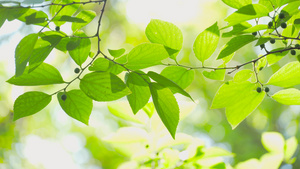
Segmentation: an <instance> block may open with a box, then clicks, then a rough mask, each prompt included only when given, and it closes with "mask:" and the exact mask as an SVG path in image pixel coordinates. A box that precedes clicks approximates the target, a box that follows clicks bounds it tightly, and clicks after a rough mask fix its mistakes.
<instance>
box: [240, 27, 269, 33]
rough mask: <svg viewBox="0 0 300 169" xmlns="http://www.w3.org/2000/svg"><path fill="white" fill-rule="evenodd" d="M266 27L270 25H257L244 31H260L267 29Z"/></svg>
mask: <svg viewBox="0 0 300 169" xmlns="http://www.w3.org/2000/svg"><path fill="white" fill-rule="evenodd" d="M265 29H268V25H255V26H253V27H251V28H248V29H245V30H243V31H242V32H243V33H252V32H258V31H261V30H265Z"/></svg>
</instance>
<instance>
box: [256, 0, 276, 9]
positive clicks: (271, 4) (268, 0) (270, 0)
mask: <svg viewBox="0 0 300 169" xmlns="http://www.w3.org/2000/svg"><path fill="white" fill-rule="evenodd" d="M258 3H259V4H261V5H263V6H265V7H267V8H268V9H269V10H270V11H272V10H274V8H275V9H276V8H277V7H278V3H277V0H259V2H258Z"/></svg>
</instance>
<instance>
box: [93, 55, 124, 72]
mask: <svg viewBox="0 0 300 169" xmlns="http://www.w3.org/2000/svg"><path fill="white" fill-rule="evenodd" d="M116 61H117V60H116ZM89 70H90V71H106V72H111V73H113V74H116V75H117V74H119V73H121V72H123V71H124V70H125V68H123V67H122V66H121V65H118V64H116V63H114V62H112V61H110V60H107V59H105V58H98V59H96V60H95V61H94V62H93V64H92V65H91V66H90V67H89Z"/></svg>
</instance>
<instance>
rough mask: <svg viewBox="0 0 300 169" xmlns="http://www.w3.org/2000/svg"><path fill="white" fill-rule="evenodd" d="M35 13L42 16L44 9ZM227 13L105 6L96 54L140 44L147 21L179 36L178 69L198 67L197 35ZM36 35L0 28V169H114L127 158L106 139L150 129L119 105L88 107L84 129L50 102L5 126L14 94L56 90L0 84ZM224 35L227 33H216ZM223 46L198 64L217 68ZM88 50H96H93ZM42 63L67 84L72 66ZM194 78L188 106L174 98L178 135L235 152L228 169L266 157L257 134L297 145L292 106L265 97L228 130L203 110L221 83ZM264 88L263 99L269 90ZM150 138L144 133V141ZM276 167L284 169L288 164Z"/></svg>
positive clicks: (156, 1) (178, 1)
mask: <svg viewBox="0 0 300 169" xmlns="http://www.w3.org/2000/svg"><path fill="white" fill-rule="evenodd" d="M0 2H1V1H0ZM26 2H27V3H28V1H26ZM36 2H39V1H36ZM31 3H32V2H31ZM83 8H85V9H91V10H94V11H96V12H97V14H99V11H100V9H101V5H100V6H99V5H85V6H84V7H83ZM41 10H43V11H45V12H46V13H48V9H47V8H44V9H41ZM232 12H233V9H230V8H228V7H227V6H226V5H225V4H224V3H222V1H220V0H209V1H208V0H151V1H150V0H108V6H107V8H106V9H105V13H104V17H103V20H102V26H101V39H102V40H101V48H102V51H104V53H108V52H107V49H119V48H125V49H126V51H127V52H128V51H130V49H132V48H133V47H134V46H136V45H138V44H140V43H143V42H148V40H147V38H146V36H145V34H144V30H145V28H146V26H147V24H148V23H149V22H150V20H151V19H161V20H165V21H168V22H172V23H174V24H175V25H177V26H178V27H179V28H180V29H181V30H182V32H183V37H184V46H183V50H182V51H181V52H180V54H179V56H178V60H179V62H180V63H181V64H185V65H191V66H199V65H200V62H199V61H197V59H196V57H195V56H194V54H193V51H192V45H193V42H194V40H195V39H196V37H197V35H198V34H199V33H200V32H202V31H203V30H204V29H205V28H207V27H209V26H210V25H212V24H213V23H215V22H216V21H218V25H219V27H224V26H225V25H226V23H225V22H224V18H226V16H228V15H229V14H230V13H232ZM0 17H1V16H0ZM97 17H99V16H97ZM97 17H96V18H95V19H94V20H93V21H92V22H91V23H90V24H89V25H88V26H86V27H85V28H84V31H85V32H86V34H87V35H93V34H94V33H95V29H96V27H97V19H98V18H97ZM51 26H52V27H53V28H54V26H53V25H51ZM39 29H40V27H38V26H30V25H25V24H24V23H21V22H19V21H17V20H15V21H12V22H7V21H6V22H5V23H4V25H3V26H2V27H1V28H0V67H1V69H0V85H1V87H0V96H1V97H0V169H2V168H3V169H6V168H7V169H21V168H26V169H35V168H37V169H42V168H45V169H54V168H55V169H60V168H61V169H69V168H70V169H71V168H72V169H81V168H84V169H101V168H104V169H114V168H117V167H118V166H119V165H120V164H122V163H123V162H126V161H128V160H129V159H130V158H131V157H130V154H128V153H126V151H120V149H118V148H116V146H115V145H114V144H113V143H111V142H109V141H107V140H109V139H108V138H111V135H112V134H113V133H115V132H117V131H118V129H120V128H122V127H132V126H134V127H136V128H142V129H146V130H147V131H149V130H150V128H151V127H149V124H148V122H145V121H147V119H146V117H145V113H144V112H140V113H138V115H137V117H135V116H133V115H131V114H132V113H131V111H130V109H129V108H128V103H127V102H126V98H123V99H121V100H119V101H116V102H112V103H109V104H108V106H109V107H110V110H111V111H110V110H109V109H108V106H107V103H99V102H94V108H93V111H92V115H91V117H90V122H89V126H86V125H84V124H82V123H80V122H78V121H76V120H74V119H72V118H70V117H69V116H68V115H66V114H65V113H64V112H63V110H62V109H61V108H60V106H59V104H58V102H57V100H56V99H55V98H53V100H52V102H51V103H50V104H49V105H48V106H47V107H46V108H45V109H43V110H42V111H41V112H39V113H37V114H35V115H32V116H29V117H25V118H22V119H20V120H17V121H15V122H14V121H12V115H13V112H12V109H13V103H14V100H15V99H16V98H17V97H18V96H19V95H21V94H22V93H24V92H26V91H31V90H37V91H45V92H47V93H54V92H55V91H57V90H58V89H60V88H61V87H62V86H59V85H58V86H43V87H18V86H12V85H10V84H8V83H6V80H8V79H9V78H10V77H12V76H13V75H14V49H15V47H16V45H17V44H18V42H19V41H20V40H21V39H22V38H23V37H24V36H25V35H26V34H28V33H32V32H38V31H39ZM61 30H62V31H64V32H66V33H70V32H71V29H70V24H65V25H63V26H62V27H61ZM226 31H229V30H224V31H223V32H226ZM228 40H229V38H222V39H221V41H220V44H219V47H218V49H217V50H216V52H215V53H214V56H213V57H212V58H211V59H210V60H208V61H207V63H206V64H207V65H208V66H219V65H220V64H221V63H222V62H220V61H215V58H216V56H217V54H218V51H219V50H220V48H221V47H222V46H223V45H224V44H225V43H226V42H227V41H228ZM252 46H254V45H253V44H252V45H249V46H247V47H244V48H242V49H241V50H239V51H238V52H237V53H236V55H235V56H234V59H233V61H231V62H230V63H229V65H232V66H234V65H237V64H238V63H243V62H246V61H249V60H251V59H254V58H256V57H257V56H258V55H259V54H263V51H261V50H260V49H259V48H254V47H252ZM94 47H96V41H94ZM93 50H94V51H96V48H95V49H93ZM290 60H295V58H292V57H291V56H289V55H287V56H286V57H285V58H284V59H282V60H281V61H280V62H279V63H278V64H275V65H274V66H272V67H269V68H266V70H264V71H263V72H262V73H261V74H260V78H261V79H262V81H263V82H266V80H267V79H268V77H269V76H270V75H271V73H272V72H274V71H276V70H278V69H279V68H280V66H282V65H284V63H286V62H287V61H290ZM46 62H47V63H51V64H53V65H54V66H55V67H56V68H57V69H58V70H59V71H60V72H61V73H62V75H63V77H64V79H65V80H67V81H68V80H71V79H72V78H74V76H75V74H74V73H73V70H74V68H76V64H75V63H74V62H73V61H72V60H71V59H70V57H69V56H68V54H65V53H62V52H60V51H57V50H54V51H52V53H51V54H50V56H49V57H48V58H47V60H46ZM166 62H168V61H166ZM163 68H164V67H163V66H157V67H155V68H151V69H152V70H155V71H157V72H159V71H161V70H162V69H163ZM245 68H251V67H245ZM201 72H202V70H197V71H196V72H195V79H194V81H193V83H192V84H191V85H190V86H189V87H188V88H187V89H186V90H187V92H189V93H190V94H191V95H192V97H193V98H194V100H195V103H193V102H190V101H189V100H186V99H185V98H183V97H180V96H179V95H178V96H177V95H176V97H177V99H178V100H179V103H180V107H181V113H182V114H183V116H184V117H183V118H182V120H181V121H180V123H179V126H178V132H182V133H185V134H188V135H191V136H193V137H195V138H198V139H200V140H202V141H203V142H204V143H205V145H206V146H207V147H210V146H217V147H221V148H224V149H226V150H228V151H230V152H233V153H235V156H234V157H229V158H226V159H225V161H226V162H227V163H229V164H231V165H232V166H234V165H235V164H237V163H238V162H241V161H245V160H247V159H250V158H260V156H261V155H263V154H264V153H266V152H267V151H266V150H265V149H264V148H263V146H262V144H261V134H262V133H263V132H265V131H277V132H280V133H281V134H282V135H283V136H284V137H285V138H289V137H292V136H296V137H297V139H298V140H299V139H300V133H299V127H300V126H299V119H300V106H284V105H281V104H279V103H276V102H275V101H273V100H272V99H271V98H269V97H267V98H265V99H264V101H263V103H262V104H261V105H260V106H259V107H258V108H257V110H255V111H254V112H253V113H252V114H251V115H250V116H249V117H248V118H247V119H246V120H244V121H243V122H242V123H241V124H240V125H239V126H238V127H237V128H236V129H234V130H232V129H231V127H230V125H229V124H228V122H227V121H226V117H225V113H224V112H225V110H224V109H217V110H211V109H210V105H211V102H212V100H213V97H214V95H215V93H216V91H217V90H218V88H219V87H220V85H221V84H222V83H223V82H222V81H213V80H209V79H207V78H205V77H204V76H203V75H202V74H201ZM120 76H123V74H121V75H120ZM232 76H233V75H232V74H231V75H226V78H225V80H230V79H231V78H232ZM77 85H78V84H74V85H73V86H72V87H73V88H76V87H78V86H77ZM270 89H271V92H270V93H274V92H275V91H276V90H277V88H273V87H272V86H271V87H270ZM119 107H122V110H123V111H124V110H125V111H126V112H125V114H126V113H127V114H128V116H130V115H131V116H130V117H129V120H128V119H127V120H124V118H120V117H118V116H116V114H117V115H118V113H112V112H113V111H112V109H118V108H119ZM145 119H146V120H145ZM158 123H159V122H158ZM160 125H161V124H160ZM162 130H165V129H162ZM149 133H151V132H149ZM151 136H152V135H151V134H149V137H151ZM153 141H157V140H153ZM297 152H299V148H298V150H297ZM299 160H300V158H298V159H297V161H296V162H295V164H294V165H293V168H295V169H296V168H300V161H299ZM282 167H283V168H292V166H291V165H284V166H282Z"/></svg>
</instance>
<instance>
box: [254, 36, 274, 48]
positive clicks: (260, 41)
mask: <svg viewBox="0 0 300 169" xmlns="http://www.w3.org/2000/svg"><path fill="white" fill-rule="evenodd" d="M271 39H272V38H271V37H264V36H262V37H260V38H259V39H258V41H257V42H256V44H255V46H259V45H261V44H264V43H266V42H269V41H270V40H271Z"/></svg>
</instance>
